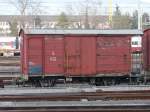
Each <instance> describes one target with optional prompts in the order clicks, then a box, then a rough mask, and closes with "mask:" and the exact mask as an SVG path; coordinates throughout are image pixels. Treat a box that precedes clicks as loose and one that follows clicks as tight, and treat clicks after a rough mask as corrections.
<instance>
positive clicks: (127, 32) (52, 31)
mask: <svg viewBox="0 0 150 112" xmlns="http://www.w3.org/2000/svg"><path fill="white" fill-rule="evenodd" d="M24 33H25V34H87V35H88V34H89V35H90V34H94V35H95V34H101V35H142V34H143V32H142V31H141V30H136V29H127V30H85V29H83V30H58V29H26V30H25V32H24Z"/></svg>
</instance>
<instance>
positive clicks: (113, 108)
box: [0, 101, 150, 112]
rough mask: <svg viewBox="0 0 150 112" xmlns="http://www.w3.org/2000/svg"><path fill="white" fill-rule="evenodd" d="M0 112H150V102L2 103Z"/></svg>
mask: <svg viewBox="0 0 150 112" xmlns="http://www.w3.org/2000/svg"><path fill="white" fill-rule="evenodd" d="M1 103H2V105H1V106H0V112H149V111H150V102H146V103H145V102H144V101H142V102H136V103H135V101H129V102H125V103H124V102H115V101H112V102H103V101H94V102H66V101H65V102H7V103H6V102H1Z"/></svg>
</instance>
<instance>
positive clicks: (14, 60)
mask: <svg viewBox="0 0 150 112" xmlns="http://www.w3.org/2000/svg"><path fill="white" fill-rule="evenodd" d="M0 66H20V57H19V56H9V57H6V56H0Z"/></svg>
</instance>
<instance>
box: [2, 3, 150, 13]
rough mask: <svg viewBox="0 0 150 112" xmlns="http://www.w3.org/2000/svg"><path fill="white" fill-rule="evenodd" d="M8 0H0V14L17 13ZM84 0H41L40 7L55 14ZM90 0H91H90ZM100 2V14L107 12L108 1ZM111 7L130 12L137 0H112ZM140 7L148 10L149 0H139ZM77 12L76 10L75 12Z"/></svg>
mask: <svg viewBox="0 0 150 112" xmlns="http://www.w3.org/2000/svg"><path fill="white" fill-rule="evenodd" d="M8 1H9V0H0V15H15V14H19V13H18V11H17V9H16V8H15V7H14V6H13V5H11V4H10V3H9V2H8ZM85 1H86V0H41V2H42V4H41V9H42V11H43V14H50V15H56V14H60V13H61V12H62V11H63V12H68V8H67V7H74V8H76V9H78V6H79V4H81V3H82V4H84V3H85ZM89 1H90V0H89ZM91 1H92V0H91ZM93 1H95V0H93ZM97 1H98V0H97ZM99 1H100V2H101V8H100V10H101V14H107V13H108V3H109V2H108V1H109V0H99ZM112 1H113V7H115V6H116V4H117V5H119V6H120V9H121V11H123V12H127V11H128V12H132V11H134V10H136V9H138V1H139V0H112ZM140 1H141V2H140V4H141V8H142V11H143V12H146V11H147V12H150V0H140ZM76 13H77V12H76Z"/></svg>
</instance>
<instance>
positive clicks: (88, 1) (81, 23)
mask: <svg viewBox="0 0 150 112" xmlns="http://www.w3.org/2000/svg"><path fill="white" fill-rule="evenodd" d="M100 1H101V0H85V1H84V2H79V3H74V4H73V5H71V6H67V12H68V15H70V16H75V15H77V16H78V20H77V22H76V26H75V28H77V27H78V28H86V29H89V28H96V26H97V22H98V21H97V15H100V7H101V2H100Z"/></svg>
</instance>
